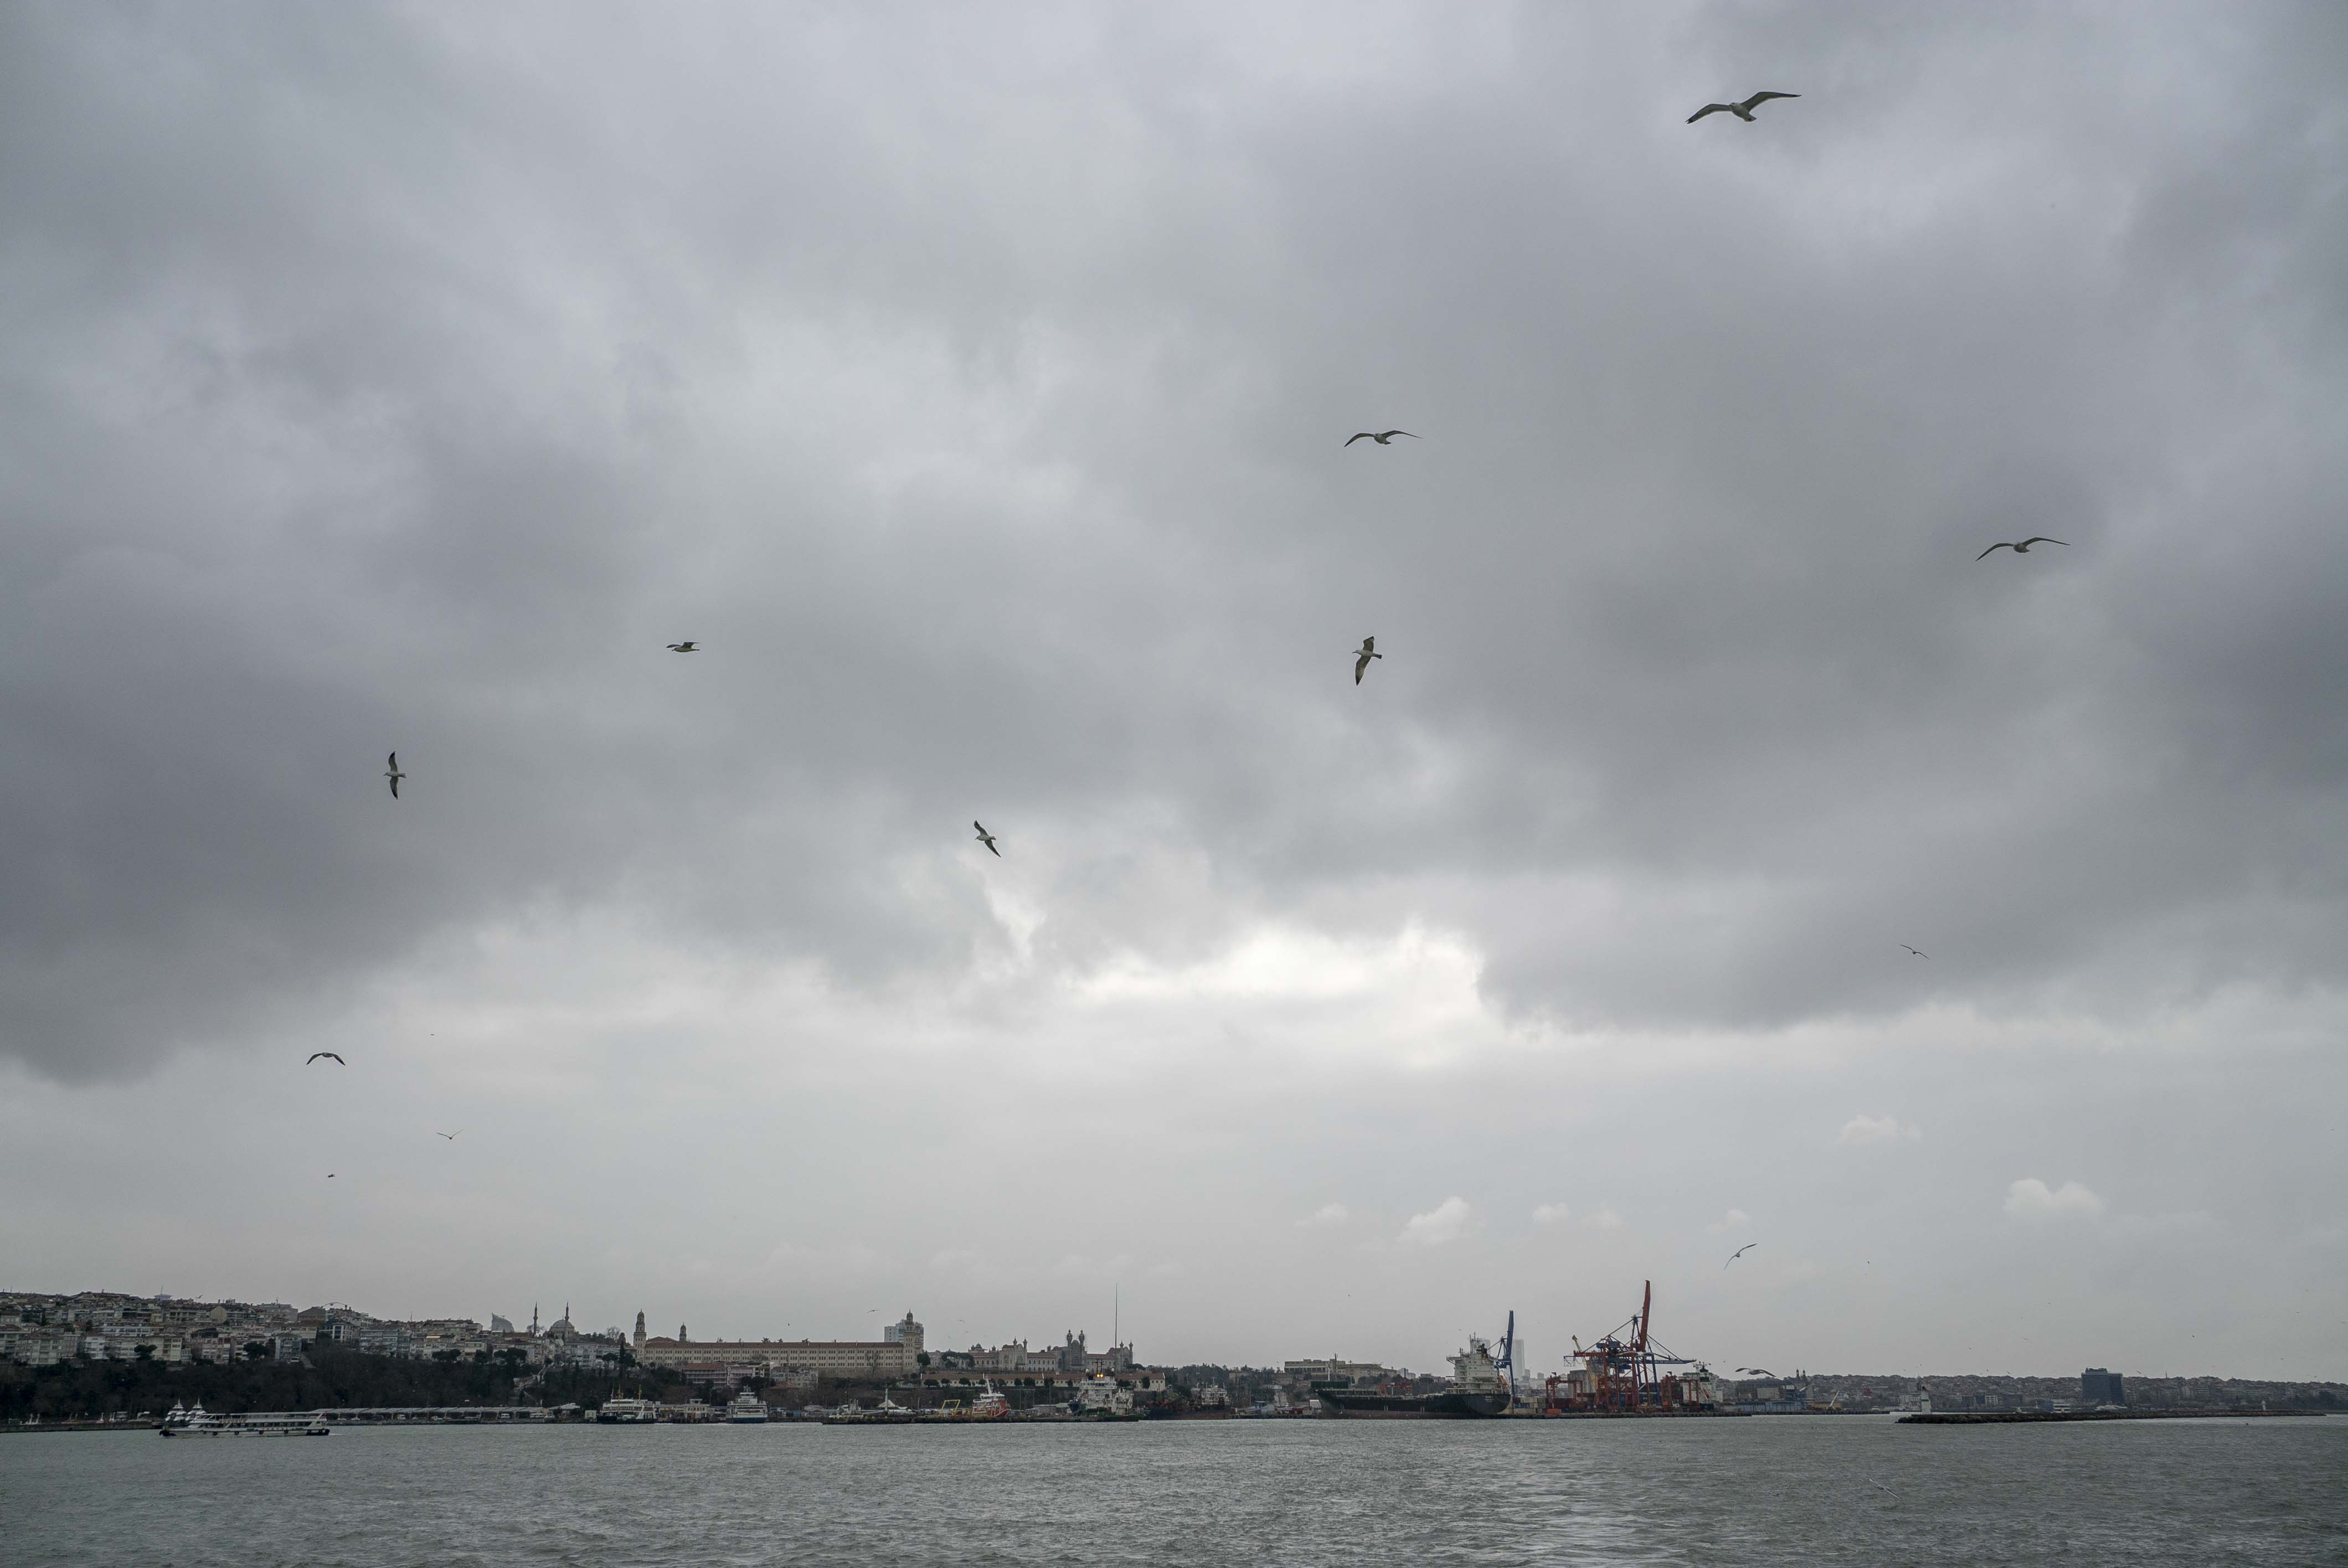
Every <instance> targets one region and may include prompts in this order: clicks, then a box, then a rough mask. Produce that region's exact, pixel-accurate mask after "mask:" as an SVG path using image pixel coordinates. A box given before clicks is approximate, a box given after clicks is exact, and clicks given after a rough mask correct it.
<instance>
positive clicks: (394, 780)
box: [383, 752, 407, 800]
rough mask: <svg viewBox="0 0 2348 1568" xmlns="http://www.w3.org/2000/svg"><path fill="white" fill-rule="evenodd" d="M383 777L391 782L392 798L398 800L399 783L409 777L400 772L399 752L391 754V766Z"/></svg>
mask: <svg viewBox="0 0 2348 1568" xmlns="http://www.w3.org/2000/svg"><path fill="white" fill-rule="evenodd" d="M383 776H384V777H386V778H387V779H389V780H390V781H391V798H392V799H394V800H397V799H398V798H399V781H400V780H402V779H404V778H406V777H407V774H404V773H401V772H400V771H399V753H397V752H394V753H391V766H390V767H388V768H386V769H385V770H384V774H383Z"/></svg>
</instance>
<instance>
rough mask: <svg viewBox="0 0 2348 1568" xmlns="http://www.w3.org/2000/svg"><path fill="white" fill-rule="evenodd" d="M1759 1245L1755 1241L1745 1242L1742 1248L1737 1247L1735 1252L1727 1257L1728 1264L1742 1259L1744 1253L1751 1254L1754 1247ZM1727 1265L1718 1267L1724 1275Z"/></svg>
mask: <svg viewBox="0 0 2348 1568" xmlns="http://www.w3.org/2000/svg"><path fill="white" fill-rule="evenodd" d="M1759 1245H1761V1244H1760V1243H1759V1242H1757V1241H1748V1242H1746V1244H1745V1245H1743V1246H1740V1247H1738V1248H1737V1249H1736V1250H1735V1252H1732V1253H1730V1254H1729V1255H1728V1263H1735V1261H1736V1260H1737V1259H1738V1258H1740V1257H1743V1256H1744V1255H1746V1253H1748V1252H1751V1251H1752V1250H1753V1249H1754V1248H1755V1247H1756V1246H1759ZM1728 1263H1724V1264H1722V1265H1721V1266H1720V1272H1721V1273H1723V1274H1726V1273H1727V1272H1728Z"/></svg>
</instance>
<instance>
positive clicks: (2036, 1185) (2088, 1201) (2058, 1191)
mask: <svg viewBox="0 0 2348 1568" xmlns="http://www.w3.org/2000/svg"><path fill="white" fill-rule="evenodd" d="M2005 1212H2006V1213H2007V1214H2012V1215H2013V1216H2014V1217H2015V1218H2017V1219H2024V1220H2064V1219H2078V1220H2091V1219H2094V1218H2096V1216H2097V1215H2099V1214H2102V1213H2103V1212H2104V1200H2103V1199H2102V1198H2101V1197H2099V1196H2098V1195H2096V1194H2095V1193H2094V1192H2093V1191H2091V1190H2090V1189H2088V1188H2087V1187H2085V1186H2084V1185H2082V1184H2079V1183H2077V1182H2065V1183H2064V1184H2062V1185H2061V1186H2059V1187H2049V1186H2048V1185H2047V1184H2045V1183H2044V1182H2043V1181H2040V1180H2039V1179H2038V1178H2037V1177H2036V1176H2024V1178H2023V1179H2022V1180H2020V1181H2018V1182H2016V1183H2014V1184H2013V1185H2012V1186H2010V1187H2008V1188H2007V1189H2006V1190H2005Z"/></svg>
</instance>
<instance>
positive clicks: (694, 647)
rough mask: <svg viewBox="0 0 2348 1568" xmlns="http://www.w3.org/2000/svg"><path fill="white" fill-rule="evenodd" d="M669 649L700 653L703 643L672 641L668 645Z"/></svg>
mask: <svg viewBox="0 0 2348 1568" xmlns="http://www.w3.org/2000/svg"><path fill="white" fill-rule="evenodd" d="M668 651H670V652H671V653H698V652H700V651H701V644H700V643H698V642H672V643H670V644H669V645H668Z"/></svg>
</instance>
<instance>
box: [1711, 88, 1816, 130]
mask: <svg viewBox="0 0 2348 1568" xmlns="http://www.w3.org/2000/svg"><path fill="white" fill-rule="evenodd" d="M1801 96H1802V95H1801V94H1799V93H1755V94H1754V95H1753V96H1752V97H1749V98H1746V100H1745V101H1744V102H1743V103H1741V104H1706V105H1704V108H1700V109H1698V110H1696V111H1695V113H1694V114H1692V115H1690V116H1688V117H1687V122H1688V124H1690V125H1694V123H1695V122H1696V121H1698V120H1700V119H1702V118H1704V116H1706V115H1708V114H1733V115H1735V117H1736V118H1738V119H1741V120H1744V121H1746V123H1748V124H1749V123H1751V121H1752V118H1753V111H1754V110H1755V109H1756V108H1760V107H1761V106H1762V105H1763V104H1766V103H1767V102H1768V101H1769V100H1770V99H1771V98H1797V97H1801Z"/></svg>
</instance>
